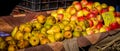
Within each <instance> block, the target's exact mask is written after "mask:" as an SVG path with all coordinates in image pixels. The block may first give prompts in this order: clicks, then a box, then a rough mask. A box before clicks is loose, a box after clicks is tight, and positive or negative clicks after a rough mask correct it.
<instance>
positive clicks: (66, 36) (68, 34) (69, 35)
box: [64, 31, 72, 39]
mask: <svg viewBox="0 0 120 51" xmlns="http://www.w3.org/2000/svg"><path fill="white" fill-rule="evenodd" d="M64 37H65V38H67V39H69V38H72V32H71V31H65V32H64Z"/></svg>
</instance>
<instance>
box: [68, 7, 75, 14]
mask: <svg viewBox="0 0 120 51" xmlns="http://www.w3.org/2000/svg"><path fill="white" fill-rule="evenodd" d="M76 12H77V11H76V9H75V8H74V7H70V11H69V13H70V14H71V15H73V14H75V13H76Z"/></svg>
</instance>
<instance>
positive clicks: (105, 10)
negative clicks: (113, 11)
mask: <svg viewBox="0 0 120 51" xmlns="http://www.w3.org/2000/svg"><path fill="white" fill-rule="evenodd" d="M105 12H108V9H107V8H104V9H102V10H101V12H100V14H102V13H105Z"/></svg>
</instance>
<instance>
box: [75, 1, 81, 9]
mask: <svg viewBox="0 0 120 51" xmlns="http://www.w3.org/2000/svg"><path fill="white" fill-rule="evenodd" d="M74 8H75V9H76V10H81V9H82V5H81V3H80V2H78V3H75V4H74Z"/></svg>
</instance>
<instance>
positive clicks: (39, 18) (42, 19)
mask: <svg viewBox="0 0 120 51" xmlns="http://www.w3.org/2000/svg"><path fill="white" fill-rule="evenodd" d="M37 20H38V22H39V23H44V22H45V21H46V17H45V16H44V15H39V16H37Z"/></svg>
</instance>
